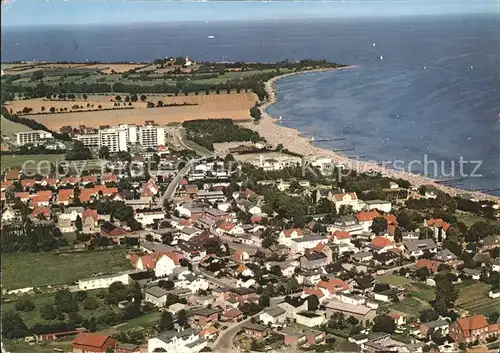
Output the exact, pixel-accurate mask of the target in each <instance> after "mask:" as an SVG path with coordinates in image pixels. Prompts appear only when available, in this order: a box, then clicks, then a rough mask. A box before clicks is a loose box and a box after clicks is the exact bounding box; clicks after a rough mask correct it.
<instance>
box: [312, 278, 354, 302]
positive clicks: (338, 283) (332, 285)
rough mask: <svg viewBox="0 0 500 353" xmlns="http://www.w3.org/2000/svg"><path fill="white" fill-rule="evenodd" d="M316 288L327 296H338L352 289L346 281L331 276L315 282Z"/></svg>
mask: <svg viewBox="0 0 500 353" xmlns="http://www.w3.org/2000/svg"><path fill="white" fill-rule="evenodd" d="M316 288H318V289H320V290H321V291H322V292H323V295H325V297H327V298H332V297H338V295H339V294H340V293H342V292H347V291H350V290H351V289H352V288H351V286H350V285H349V284H348V283H347V282H345V281H343V280H341V279H338V278H331V279H329V280H328V281H319V282H318V284H316Z"/></svg>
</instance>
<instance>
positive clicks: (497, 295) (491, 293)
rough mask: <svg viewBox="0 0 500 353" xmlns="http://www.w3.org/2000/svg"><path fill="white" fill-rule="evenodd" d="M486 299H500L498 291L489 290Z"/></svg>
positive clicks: (499, 291)
mask: <svg viewBox="0 0 500 353" xmlns="http://www.w3.org/2000/svg"><path fill="white" fill-rule="evenodd" d="M488 297H490V298H493V299H496V298H500V289H495V290H490V292H489V293H488Z"/></svg>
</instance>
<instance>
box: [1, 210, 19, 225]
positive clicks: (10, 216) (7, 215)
mask: <svg viewBox="0 0 500 353" xmlns="http://www.w3.org/2000/svg"><path fill="white" fill-rule="evenodd" d="M16 218H17V215H16V212H15V211H14V209H13V208H12V207H8V208H7V209H5V210H4V211H2V222H10V221H12V220H14V219H16Z"/></svg>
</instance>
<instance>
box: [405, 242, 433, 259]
mask: <svg viewBox="0 0 500 353" xmlns="http://www.w3.org/2000/svg"><path fill="white" fill-rule="evenodd" d="M403 245H404V246H405V248H406V255H407V256H408V257H412V256H413V257H414V258H416V259H418V258H419V257H421V256H423V255H424V254H425V253H432V254H436V253H437V251H438V249H439V248H438V246H437V245H436V243H435V242H434V240H432V239H420V240H407V241H404V242H403Z"/></svg>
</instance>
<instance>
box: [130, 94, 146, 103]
mask: <svg viewBox="0 0 500 353" xmlns="http://www.w3.org/2000/svg"><path fill="white" fill-rule="evenodd" d="M147 99H148V97H147V96H145V95H144V94H143V95H141V102H145V101H146V100H147ZM132 101H133V100H132Z"/></svg>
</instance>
